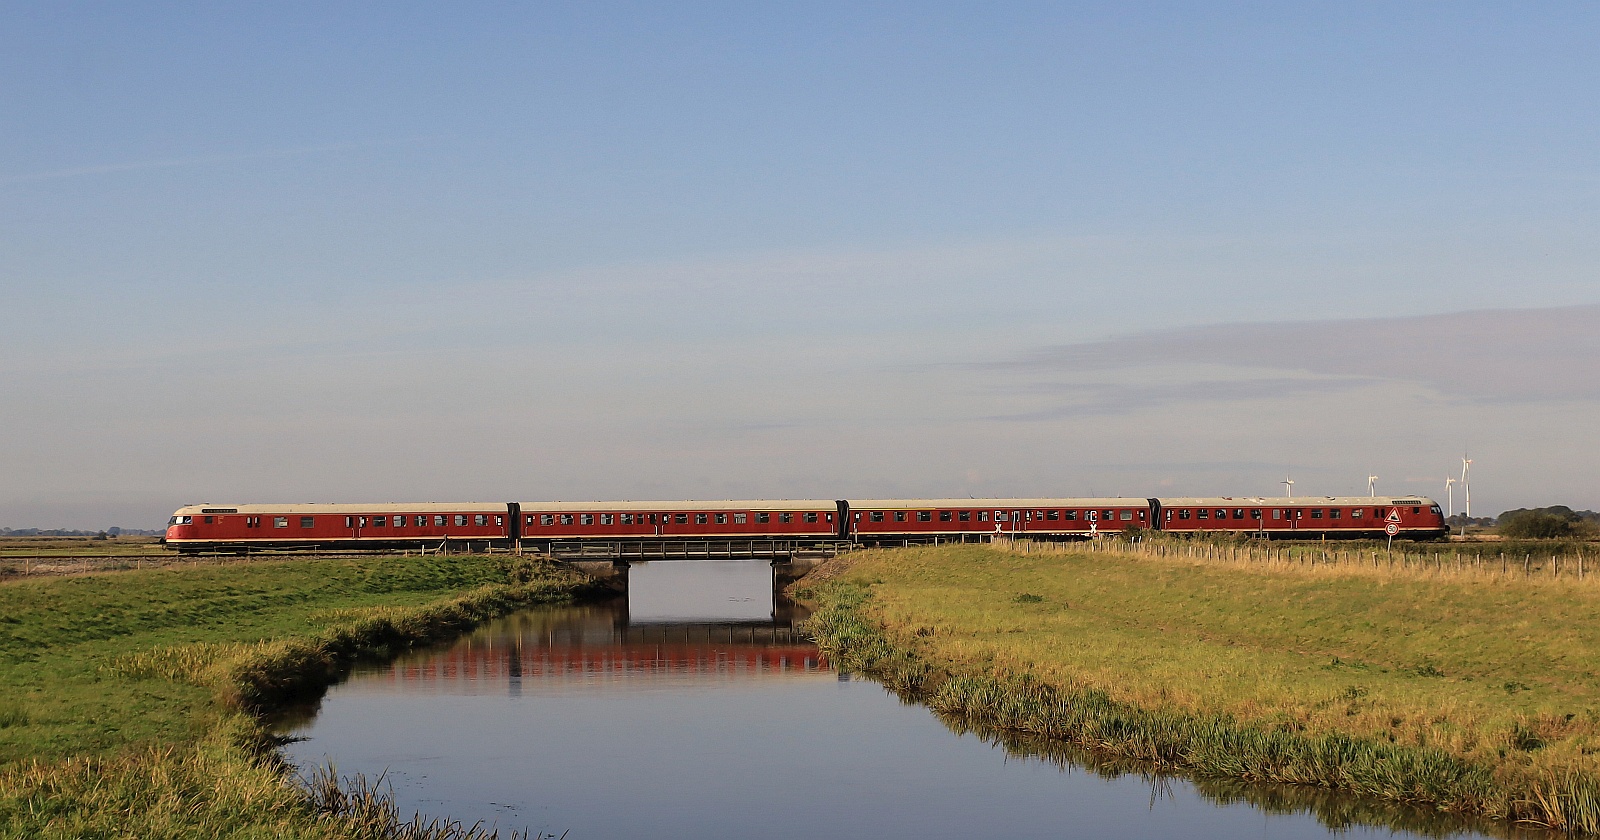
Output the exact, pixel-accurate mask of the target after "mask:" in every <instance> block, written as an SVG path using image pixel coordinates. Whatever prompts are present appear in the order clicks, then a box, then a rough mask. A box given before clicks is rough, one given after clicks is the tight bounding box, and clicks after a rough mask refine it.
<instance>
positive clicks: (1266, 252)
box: [0, 3, 1600, 527]
mask: <svg viewBox="0 0 1600 840" xmlns="http://www.w3.org/2000/svg"><path fill="white" fill-rule="evenodd" d="M1595 43H1600V7H1596V6H1595V5H1593V4H1589V3H1549V4H1540V5H1538V6H1526V5H1523V6H1508V5H1505V4H1472V3H1415V4H1405V5H1402V6H1396V5H1394V4H1355V3H1326V4H1309V3H1308V4H1288V5H1286V4H1219V3H1205V4H1201V3H1192V4H1182V3H1147V4H1127V3H1116V4H1109V3H1108V4H1037V5H1034V4H985V5H979V4H971V5H951V4H935V3H917V4H904V5H891V4H860V3H853V4H838V5H831V6H830V5H825V4H805V5H804V6H800V5H796V6H792V7H780V6H775V5H761V4H731V3H730V4H722V5H717V4H651V5H645V4H639V5H628V4H597V3H585V4H570V5H562V4H538V5H531V4H515V5H512V4H508V5H504V6H492V5H479V6H475V7H473V8H471V9H454V8H452V9H443V8H439V7H437V6H431V5H420V4H419V5H412V6H406V5H401V4H372V5H366V6H363V5H357V4H344V5H338V6H334V7H330V6H329V5H328V4H304V5H293V4H287V3H285V4H262V5H261V6H259V7H257V8H244V7H238V6H235V7H226V6H215V7H205V6H196V5H190V4H184V5H178V4H169V5H159V4H139V5H137V6H128V5H125V4H103V5H70V4H50V5H43V6H33V7H24V6H22V5H18V4H14V5H12V6H9V7H5V8H3V9H0V113H3V114H4V115H5V119H4V120H3V121H0V292H3V293H4V297H3V299H4V300H5V301H6V307H5V311H6V316H7V317H6V319H5V324H6V328H5V330H4V331H3V333H0V428H3V429H4V430H5V431H4V432H3V433H0V474H3V475H5V476H6V480H5V481H4V483H3V485H0V524H8V525H11V526H13V527H21V526H26V525H36V526H46V527H48V526H77V527H91V526H94V527H98V526H104V525H110V524H121V525H124V526H127V527H138V526H140V525H144V524H148V523H150V522H153V521H158V520H159V519H160V518H162V517H163V516H164V515H165V513H166V512H168V511H169V510H170V509H171V508H173V507H175V506H177V505H178V504H181V503H185V502H191V501H201V500H212V501H226V500H237V501H256V500H261V501H267V500H355V499H373V500H384V501H387V500H390V499H395V500H399V499H417V500H426V499H432V498H474V499H492V500H501V499H510V498H519V499H536V498H567V499H571V498H642V497H647V496H666V497H723V496H728V495H758V496H794V495H820V496H828V497H831V496H834V495H851V494H853V495H864V496H883V495H892V494H901V493H904V494H919V495H920V494H932V495H959V494H962V493H975V494H980V495H981V494H986V493H994V494H1011V493H1017V494H1029V495H1032V494H1041V495H1057V494H1062V495H1075V494H1082V493H1089V492H1096V493H1112V494H1127V495H1141V496H1142V495H1151V494H1158V493H1166V492H1170V493H1172V494H1174V495H1178V494H1247V493H1267V492H1271V491H1272V490H1273V487H1274V486H1276V485H1275V482H1276V481H1278V480H1280V479H1282V478H1283V477H1284V475H1286V474H1288V473H1290V472H1293V473H1294V474H1295V476H1296V480H1297V488H1299V489H1300V490H1301V491H1302V492H1312V493H1344V492H1352V491H1356V490H1364V488H1365V477H1366V476H1367V475H1368V474H1370V473H1377V474H1379V475H1380V476H1384V477H1385V480H1384V482H1382V483H1380V487H1383V486H1385V484H1387V486H1388V487H1389V488H1390V489H1393V490H1394V491H1395V492H1406V493H1412V492H1430V493H1433V494H1434V495H1441V494H1442V483H1443V478H1444V475H1445V472H1446V470H1447V469H1450V468H1451V466H1452V464H1454V463H1455V462H1456V461H1457V459H1459V457H1460V453H1461V450H1462V449H1463V448H1469V449H1470V450H1471V451H1472V454H1473V455H1474V458H1475V461H1476V463H1475V464H1474V476H1475V477H1477V479H1478V481H1477V483H1475V486H1474V491H1475V492H1474V501H1475V504H1474V510H1475V512H1477V511H1479V510H1486V511H1491V512H1493V511H1498V510H1500V509H1504V508H1505V507H1514V506H1520V505H1525V504H1547V503H1567V504H1572V505H1574V506H1578V507H1600V486H1597V484H1596V482H1595V481H1594V480H1593V478H1592V476H1593V475H1595V474H1596V472H1597V471H1600V450H1597V448H1596V445H1595V444H1594V443H1593V442H1592V435H1587V436H1586V435H1584V434H1581V433H1580V432H1579V430H1582V429H1592V428H1594V426H1595V423H1596V421H1600V386H1597V385H1595V384H1594V383H1595V382H1600V379H1597V378H1595V377H1593V376H1586V375H1585V374H1592V373H1594V372H1595V371H1594V368H1593V364H1594V362H1593V358H1594V356H1596V355H1600V346H1597V344H1596V339H1595V338H1594V336H1595V335H1596V334H1597V333H1600V310H1597V309H1595V308H1594V306H1595V305H1596V304H1600V272H1597V268H1600V237H1597V236H1596V235H1595V231H1597V230H1600V200H1597V199H1600V100H1597V99H1596V97H1595V96H1594V91H1595V90H1600V60H1597V58H1596V57H1595V50H1594V49H1593V45H1594V44H1595ZM1462 313H1472V314H1462ZM1285 324H1292V325H1295V326H1288V327H1286V326H1284V325H1285ZM1462 336H1468V337H1467V338H1463V337H1462ZM1552 336H1554V337H1556V339H1558V340H1556V341H1554V342H1553V343H1552V341H1551V340H1550V339H1551V337H1552ZM1219 337H1221V338H1228V339H1229V340H1227V341H1222V340H1221V338H1219ZM1346 337H1349V338H1346ZM1356 337H1359V339H1357V338H1356ZM1357 340H1359V342H1360V345H1361V347H1362V352H1361V353H1359V354H1355V355H1356V356H1358V357H1359V358H1355V359H1351V358H1350V356H1351V355H1352V354H1351V353H1350V352H1348V346H1347V343H1348V342H1351V341H1357ZM1252 341H1253V342H1255V343H1253V344H1252V343H1251V342H1252ZM1552 347H1556V348H1559V352H1553V351H1552V349H1551V348H1552ZM1169 351H1170V355H1168V356H1163V355H1162V354H1163V353H1168V352H1169ZM1107 354H1110V355H1116V354H1127V357H1128V359H1129V360H1130V361H1129V362H1128V363H1125V364H1124V363H1118V364H1114V365H1108V364H1105V363H1104V358H1106V357H1107ZM1096 359H1099V361H1095V360H1096ZM1419 360H1420V361H1419ZM1563 362H1567V363H1570V364H1571V365H1572V366H1573V367H1572V369H1571V371H1572V372H1571V375H1569V376H1567V377H1565V378H1563V377H1561V376H1551V375H1549V374H1548V373H1544V374H1540V375H1536V376H1533V380H1534V384H1532V385H1529V384H1528V383H1527V382H1526V381H1524V379H1525V376H1526V372H1528V371H1530V370H1534V369H1535V368H1538V369H1540V370H1547V368H1548V366H1549V365H1552V364H1555V365H1560V364H1562V363H1563ZM1479 367H1481V368H1483V370H1484V375H1482V376H1475V375H1474V374H1473V373H1472V371H1473V370H1475V369H1477V368H1479ZM1463 370H1465V373H1463ZM1396 429H1403V430H1405V434H1404V435H1402V436H1396V435H1394V434H1393V431H1394V430H1396ZM1456 469H1459V467H1456ZM1390 476H1392V479H1391V478H1389V477H1390ZM1390 482H1392V483H1390ZM1436 484H1437V485H1439V486H1438V487H1435V486H1434V485H1436Z"/></svg>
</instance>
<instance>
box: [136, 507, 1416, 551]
mask: <svg viewBox="0 0 1600 840" xmlns="http://www.w3.org/2000/svg"><path fill="white" fill-rule="evenodd" d="M1390 525H1393V526H1394V527H1395V530H1396V532H1397V534H1396V535H1397V536H1401V537H1404V538H1410V539H1430V538H1438V537H1442V536H1444V535H1445V534H1446V533H1447V529H1446V526H1445V522H1444V514H1443V512H1442V511H1441V510H1440V509H1439V506H1438V505H1437V504H1435V503H1434V502H1433V501H1432V500H1431V499H1427V498H1424V497H1420V496H1419V497H1408V498H1400V497H1376V498H1369V497H1344V498H1336V497H1331V496H1325V497H1302V498H1261V497H1253V498H1229V497H1216V498H1167V499H1129V498H1112V499H1105V498H1100V499H1073V498H1061V499H1043V498H1040V499H865V500H859V501H846V500H840V501H827V500H815V499H812V500H798V501H759V500H758V501H721V502H696V501H661V502H504V503H444V504H441V503H426V504H370V505H346V504H291V505H236V506H226V507H225V506H220V505H191V506H188V507H184V508H180V509H179V510H178V511H177V512H176V513H174V514H173V516H172V520H171V521H170V522H169V523H168V527H167V538H166V541H167V544H168V545H170V546H173V547H174V548H178V549H180V550H242V549H249V548H252V547H282V548H296V547H313V546H315V547H325V548H336V547H392V546H429V545H440V544H448V543H449V542H452V541H453V542H460V543H478V544H484V543H489V544H514V543H532V544H533V545H534V546H541V545H544V546H548V545H554V544H558V543H567V542H574V541H578V542H581V541H613V542H617V541H652V540H653V541H668V540H674V541H685V540H689V541H693V540H702V541H706V540H743V539H751V540H809V541H815V542H823V541H833V540H855V541H860V542H865V543H893V542H903V541H932V540H943V539H969V538H974V537H976V538H982V537H986V536H987V537H994V536H996V535H999V536H1017V537H1028V538H1037V539H1071V538H1084V537H1094V536H1098V535H1100V534H1104V533H1120V532H1122V531H1125V530H1128V529H1130V528H1141V529H1145V528H1149V529H1157V530H1163V531H1170V532H1173V533H1179V534H1185V533H1186V534H1208V533H1238V534H1251V535H1255V536H1263V537H1279V538H1302V539H1307V538H1310V539H1314V538H1318V537H1380V538H1381V537H1383V536H1385V529H1386V527H1387V526H1390Z"/></svg>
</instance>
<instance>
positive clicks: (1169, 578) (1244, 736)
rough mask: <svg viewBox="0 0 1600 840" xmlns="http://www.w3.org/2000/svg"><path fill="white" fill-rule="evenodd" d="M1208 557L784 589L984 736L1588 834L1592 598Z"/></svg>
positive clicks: (1596, 817) (1077, 563)
mask: <svg viewBox="0 0 1600 840" xmlns="http://www.w3.org/2000/svg"><path fill="white" fill-rule="evenodd" d="M1223 548H1224V547H1218V546H1213V547H1210V548H1205V549H1201V550H1200V552H1199V555H1200V556H1196V557H1194V558H1191V557H1188V556H1186V554H1187V552H1185V551H1180V550H1178V549H1170V550H1165V551H1160V552H1157V551H1152V552H1151V553H1147V554H1143V555H1139V554H1133V553H1121V554H1118V553H1112V552H1107V551H1100V552H1095V553H1090V552H1087V551H1085V550H1083V549H1082V548H1073V547H1064V548H1062V547H1051V548H1042V549H1041V548H1032V549H1028V550H1019V549H1009V548H1006V547H994V548H991V547H978V546H944V547H937V548H912V549H896V550H888V551H872V552H861V553H858V554H853V555H845V556H843V557H841V558H839V559H838V560H836V561H834V563H833V565H832V566H831V567H829V566H825V567H823V569H822V570H820V571H821V574H819V575H817V576H816V577H815V578H814V579H808V580H803V581H801V583H800V588H801V590H802V591H801V592H800V593H799V594H801V595H802V596H803V597H807V598H809V599H810V600H813V601H814V602H815V604H816V606H817V607H818V609H817V612H816V613H815V614H814V615H813V617H812V631H813V633H815V634H816V635H817V637H818V638H819V641H820V642H821V644H822V645H823V647H824V648H825V649H826V650H828V651H829V653H830V655H831V656H833V657H834V658H835V660H836V661H837V662H838V663H839V664H840V666H841V667H843V668H848V669H853V670H859V671H863V672H865V673H869V674H872V675H874V676H876V677H878V678H880V679H881V680H883V681H884V682H885V683H886V684H887V685H889V686H890V687H892V688H895V689H897V690H899V691H902V692H905V693H908V694H912V695H915V696H917V697H918V698H919V699H921V700H923V701H924V702H926V703H928V704H929V705H930V706H931V707H932V708H933V709H935V710H937V711H939V712H941V713H945V714H949V715H954V716H957V717H959V718H961V719H964V720H968V721H972V722H974V723H975V724H977V725H979V726H982V727H985V728H989V729H993V730H1000V731H1004V732H1009V733H1013V734H1014V735H1015V736H1017V737H1020V738H1039V737H1043V738H1048V739H1054V740H1055V741H1057V742H1060V743H1068V744H1074V745H1077V746H1081V747H1087V748H1089V749H1092V750H1094V751H1096V752H1097V753H1098V754H1100V755H1102V756H1109V757H1113V758H1115V757H1127V758H1135V759H1140V760H1144V761H1149V762H1154V764H1155V766H1158V767H1164V768H1172V769H1182V770H1184V771H1186V772H1189V773H1191V774H1193V775H1195V776H1197V777H1200V778H1213V779H1227V778H1233V779H1246V780H1254V781H1264V782H1279V783H1287V784H1292V785H1307V786H1316V787H1321V788H1332V789H1339V790H1345V791H1349V792H1352V793H1356V794H1360V795H1362V796H1367V797H1375V798H1378V799H1385V800H1390V801H1396V802H1408V803H1416V804H1420V805H1424V806H1427V807H1430V808H1436V809H1439V810H1443V811H1452V812H1460V813H1471V814H1479V815H1484V816H1489V817H1494V818H1498V819H1504V820H1512V821H1519V822H1523V823H1531V824H1538V825H1545V826H1551V827H1556V828H1561V829H1566V830H1571V831H1582V832H1590V833H1597V832H1600V676H1597V674H1596V670H1597V669H1600V620H1597V619H1600V579H1597V577H1596V576H1594V575H1588V576H1586V578H1585V580H1583V581H1579V580H1577V579H1576V577H1575V576H1571V577H1560V578H1556V577H1554V576H1553V575H1549V576H1539V575H1533V576H1527V577H1524V576H1523V575H1522V574H1521V573H1520V571H1521V570H1518V573H1517V574H1500V573H1499V570H1498V568H1496V569H1494V571H1493V573H1491V572H1490V571H1488V570H1487V569H1483V568H1472V567H1467V566H1461V567H1457V566H1454V565H1451V564H1448V563H1440V564H1433V563H1428V564H1421V563H1418V564H1414V565H1410V566H1406V565H1399V564H1396V565H1393V566H1390V565H1388V564H1385V563H1381V562H1380V563H1379V564H1378V565H1376V566H1374V565H1373V564H1372V563H1371V561H1370V558H1368V559H1367V561H1366V562H1355V558H1354V557H1352V558H1351V562H1348V563H1343V564H1335V563H1322V564H1313V563H1311V562H1309V561H1310V558H1308V557H1295V556H1294V555H1291V556H1290V557H1289V558H1288V559H1279V560H1276V561H1273V560H1270V559H1268V558H1266V557H1264V556H1257V557H1255V558H1253V559H1251V558H1249V557H1238V558H1237V559H1236V558H1235V557H1234V556H1233V555H1232V553H1231V552H1226V551H1224V550H1222V549H1223ZM1162 554H1165V555H1166V556H1160V555H1162Z"/></svg>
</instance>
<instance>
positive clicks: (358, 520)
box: [250, 516, 368, 528]
mask: <svg viewBox="0 0 1600 840" xmlns="http://www.w3.org/2000/svg"><path fill="white" fill-rule="evenodd" d="M250 518H251V519H254V520H255V522H254V523H253V524H255V525H260V524H261V518H260V517H256V516H252V517H250ZM367 524H368V522H367V518H366V517H365V516H358V517H356V525H358V526H360V527H362V528H365V527H367Z"/></svg>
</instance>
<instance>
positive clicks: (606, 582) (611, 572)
mask: <svg viewBox="0 0 1600 840" xmlns="http://www.w3.org/2000/svg"><path fill="white" fill-rule="evenodd" d="M559 562H563V563H566V564H567V565H568V566H571V567H572V568H574V569H577V570H578V571H580V572H583V573H584V574H586V575H588V576H589V577H592V578H594V579H595V580H596V581H598V582H599V583H600V584H602V585H603V586H605V587H606V588H607V589H610V590H611V591H613V592H616V593H618V594H626V593H627V591H628V561H626V560H563V561H559Z"/></svg>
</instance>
